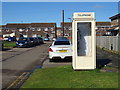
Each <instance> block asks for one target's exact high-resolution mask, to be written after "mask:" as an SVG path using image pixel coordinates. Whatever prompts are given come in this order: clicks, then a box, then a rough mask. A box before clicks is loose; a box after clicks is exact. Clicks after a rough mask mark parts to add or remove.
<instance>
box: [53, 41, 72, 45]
mask: <svg viewBox="0 0 120 90" xmlns="http://www.w3.org/2000/svg"><path fill="white" fill-rule="evenodd" d="M54 45H70V42H69V41H55V43H54Z"/></svg>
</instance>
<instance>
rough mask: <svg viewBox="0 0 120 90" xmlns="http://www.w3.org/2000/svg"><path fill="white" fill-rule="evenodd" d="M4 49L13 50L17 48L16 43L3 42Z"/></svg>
mask: <svg viewBox="0 0 120 90" xmlns="http://www.w3.org/2000/svg"><path fill="white" fill-rule="evenodd" d="M3 44H4V48H12V47H15V46H16V43H15V42H8V41H3Z"/></svg>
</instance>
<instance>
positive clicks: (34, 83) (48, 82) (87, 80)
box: [22, 66, 118, 88]
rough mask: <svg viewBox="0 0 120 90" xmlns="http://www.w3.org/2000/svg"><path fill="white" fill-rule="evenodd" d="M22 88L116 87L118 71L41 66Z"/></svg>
mask: <svg viewBox="0 0 120 90" xmlns="http://www.w3.org/2000/svg"><path fill="white" fill-rule="evenodd" d="M105 69H106V68H105ZM22 88H118V72H108V71H106V72H102V71H100V70H99V69H95V70H91V71H74V70H73V69H72V66H60V67H54V68H43V69H38V70H36V71H35V72H34V73H33V74H32V75H31V76H30V78H29V79H28V80H27V81H26V82H25V83H24V85H23V86H22Z"/></svg>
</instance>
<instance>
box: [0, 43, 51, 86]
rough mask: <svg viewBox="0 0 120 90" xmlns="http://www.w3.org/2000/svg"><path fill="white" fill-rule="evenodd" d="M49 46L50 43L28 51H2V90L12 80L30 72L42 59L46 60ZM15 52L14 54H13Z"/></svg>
mask: <svg viewBox="0 0 120 90" xmlns="http://www.w3.org/2000/svg"><path fill="white" fill-rule="evenodd" d="M49 44H50V43H46V44H43V45H40V46H36V47H34V48H29V49H26V48H24V49H23V48H22V49H23V51H21V50H16V49H14V50H11V51H7V52H4V51H3V62H2V66H3V67H2V76H3V84H2V86H3V88H6V87H8V86H9V85H10V84H11V83H12V82H13V81H14V80H16V78H18V77H19V76H20V75H21V74H23V73H24V72H30V71H31V70H33V69H35V68H36V67H37V66H38V65H41V64H42V63H43V61H44V59H45V58H48V46H49ZM19 49H20V48H19ZM15 50H16V53H15V52H14V51H15ZM10 52H12V54H11V55H9V53H10ZM13 52H14V54H13ZM4 53H5V54H4Z"/></svg>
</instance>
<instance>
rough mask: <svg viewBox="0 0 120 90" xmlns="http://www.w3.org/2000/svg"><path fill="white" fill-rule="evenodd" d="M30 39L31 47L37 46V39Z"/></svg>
mask: <svg viewBox="0 0 120 90" xmlns="http://www.w3.org/2000/svg"><path fill="white" fill-rule="evenodd" d="M29 39H30V42H31V46H36V41H35V38H33V37H29Z"/></svg>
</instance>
